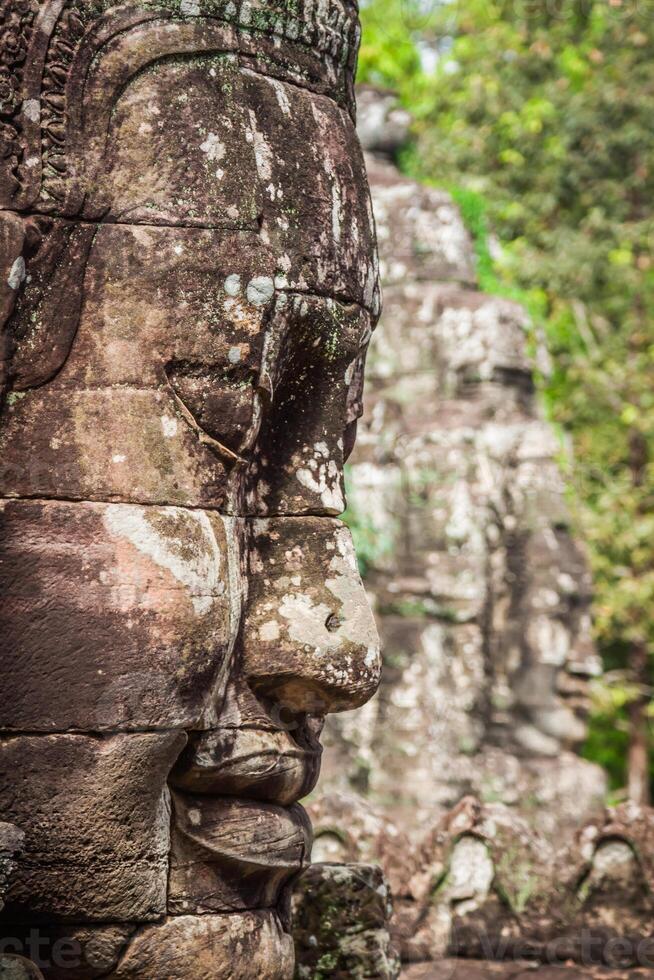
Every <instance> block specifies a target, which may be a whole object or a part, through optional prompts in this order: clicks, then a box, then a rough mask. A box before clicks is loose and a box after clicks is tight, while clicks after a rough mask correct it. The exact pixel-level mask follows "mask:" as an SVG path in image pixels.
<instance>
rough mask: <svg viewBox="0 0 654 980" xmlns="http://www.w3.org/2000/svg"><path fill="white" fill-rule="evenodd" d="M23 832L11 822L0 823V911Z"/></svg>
mask: <svg viewBox="0 0 654 980" xmlns="http://www.w3.org/2000/svg"><path fill="white" fill-rule="evenodd" d="M24 839H25V837H24V834H23V832H22V831H21V830H19V829H18V827H15V826H14V824H13V823H0V911H2V908H3V906H4V896H5V894H6V892H7V887H8V885H9V882H10V881H11V877H12V875H13V873H14V870H15V868H16V858H17V857H18V856H19V855H20V853H21V851H22V847H23V842H24Z"/></svg>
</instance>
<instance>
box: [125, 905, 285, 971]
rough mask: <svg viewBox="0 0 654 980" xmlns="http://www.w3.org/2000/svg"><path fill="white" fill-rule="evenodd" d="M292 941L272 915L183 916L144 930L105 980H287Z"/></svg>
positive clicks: (267, 912)
mask: <svg viewBox="0 0 654 980" xmlns="http://www.w3.org/2000/svg"><path fill="white" fill-rule="evenodd" d="M292 974H293V941H292V939H291V937H290V936H289V935H288V934H287V933H286V932H284V930H283V928H282V925H281V923H280V921H279V918H278V917H277V916H276V915H275V913H274V912H269V911H266V912H245V913H241V914H234V915H197V916H194V915H181V916H176V917H173V918H169V919H166V920H165V922H163V923H160V924H158V925H153V926H145V927H144V928H143V929H140V930H139V931H138V932H137V933H136V934H135V936H134V937H133V938H132V939H131V941H130V943H129V945H128V947H127V950H126V952H125V953H124V954H123V956H122V957H121V960H120V962H119V964H118V966H117V967H116V969H115V970H113V971H111V972H110V973H109V974H107V980H155V978H156V980H189V978H190V977H193V980H232V978H233V980H289V978H290V977H291V976H292Z"/></svg>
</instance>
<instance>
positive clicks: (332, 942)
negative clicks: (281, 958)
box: [292, 864, 399, 980]
mask: <svg viewBox="0 0 654 980" xmlns="http://www.w3.org/2000/svg"><path fill="white" fill-rule="evenodd" d="M292 909H293V937H294V940H295V950H296V966H295V976H296V978H297V980H302V978H319V977H333V978H334V980H349V978H352V980H358V978H363V977H376V978H379V980H395V978H397V976H398V975H399V960H398V959H397V955H396V953H395V950H394V949H393V948H392V946H391V944H390V940H389V936H388V918H389V915H390V912H391V905H390V898H389V890H388V886H387V885H386V882H385V881H384V876H383V874H382V872H381V870H380V869H379V868H378V867H374V866H371V865H366V864H314V865H312V866H311V867H310V868H309V869H308V870H307V871H305V872H304V874H303V875H302V876H301V877H300V879H299V880H298V882H297V884H296V885H295V888H294V891H293V899H292Z"/></svg>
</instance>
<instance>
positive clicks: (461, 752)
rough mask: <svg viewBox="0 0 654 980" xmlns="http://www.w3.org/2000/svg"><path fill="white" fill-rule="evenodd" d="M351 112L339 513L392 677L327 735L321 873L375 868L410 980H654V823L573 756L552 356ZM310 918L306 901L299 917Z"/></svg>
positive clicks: (576, 599) (446, 216) (453, 216)
mask: <svg viewBox="0 0 654 980" xmlns="http://www.w3.org/2000/svg"><path fill="white" fill-rule="evenodd" d="M358 105H359V116H358V128H359V133H360V136H361V139H362V142H363V145H364V147H365V148H366V149H367V155H366V156H367V159H366V162H367V169H368V175H369V179H370V184H371V191H372V196H373V205H374V211H375V217H376V221H377V232H378V241H379V250H380V270H381V278H382V282H383V285H384V313H383V316H382V319H381V322H380V324H379V327H378V329H377V332H376V334H375V337H374V339H373V342H372V344H371V348H370V352H369V357H368V365H367V368H366V411H365V414H364V417H363V420H362V422H361V423H360V425H359V438H358V442H357V447H356V450H355V452H354V454H353V456H352V458H351V461H350V463H349V493H348V503H349V508H350V509H349V512H348V514H349V520H350V523H351V524H352V526H353V528H354V530H355V538H356V539H358V540H359V541H360V542H361V543H362V545H363V547H362V548H361V549H360V551H361V559H362V564H363V565H364V583H365V586H366V590H367V592H368V595H369V597H370V599H371V604H372V605H373V607H374V608H375V611H376V618H377V622H378V626H379V632H380V636H381V640H382V654H383V659H384V670H383V673H382V682H381V687H380V689H379V692H378V694H377V695H376V696H375V697H374V698H373V699H372V700H371V701H370V702H368V704H367V705H366V706H365V707H363V708H361V709H360V710H358V711H356V712H351V713H345V714H343V715H339V716H335V717H332V718H331V719H330V720H329V721H328V723H327V726H326V732H325V736H324V741H325V743H326V748H325V752H324V755H323V777H322V780H321V784H320V793H319V794H318V795H317V796H315V797H313V799H312V802H311V804H310V806H309V807H308V809H309V812H310V814H311V817H312V820H313V823H314V827H315V833H316V841H315V844H314V860H323V861H325V862H328V863H327V864H325V865H324V868H325V871H324V872H323V873H324V874H325V875H329V874H330V872H329V869H330V868H338V867H339V865H338V864H334V862H345V864H344V865H343V866H344V867H349V868H350V869H351V870H350V873H351V874H352V875H354V877H355V880H358V878H357V875H356V868H357V864H356V862H366V863H367V864H372V865H374V864H379V865H380V866H381V867H382V868H383V870H384V872H385V875H386V881H387V883H388V886H389V888H390V891H391V893H392V896H393V904H394V913H393V917H392V919H391V923H390V938H391V939H392V946H391V948H393V946H394V947H395V949H396V952H397V954H398V955H399V958H400V959H401V962H402V965H403V970H402V974H401V976H402V977H403V978H406V980H464V978H465V980H477V978H479V980H481V978H486V977H494V976H498V977H503V978H507V980H508V978H510V977H516V978H517V977H520V980H524V978H526V977H528V976H531V975H532V974H533V970H534V969H535V968H536V967H538V964H539V963H540V964H544V965H543V966H541V967H540V969H538V970H537V975H538V976H539V977H540V976H542V977H543V978H545V977H547V980H554V978H555V977H559V976H561V974H560V973H559V972H558V969H559V965H560V964H561V963H565V962H566V961H574V962H577V963H579V964H580V965H581V968H582V972H581V973H579V972H576V970H575V969H573V970H572V971H571V972H570V973H569V974H568V973H566V974H565V976H568V975H569V977H570V978H571V980H572V978H574V977H576V976H590V975H593V976H595V975H597V976H606V977H609V976H610V977H616V978H618V977H619V978H625V977H628V976H629V977H630V976H634V977H635V976H640V972H641V971H640V969H638V968H639V967H650V968H651V967H654V940H652V938H651V922H652V914H653V913H654V904H653V900H652V895H653V894H654V879H652V874H653V867H654V866H653V865H652V860H653V858H654V837H653V836H652V835H653V833H654V813H653V812H652V811H649V810H641V809H639V808H636V807H632V806H626V805H625V806H622V807H619V808H617V810H609V811H606V810H605V809H604V799H605V796H606V785H605V779H604V776H603V774H602V772H601V771H600V769H599V768H598V767H597V766H595V765H593V764H591V763H589V762H587V761H585V760H583V759H581V758H580V757H579V755H578V748H579V745H580V743H581V742H582V741H583V738H584V735H585V731H586V715H587V709H588V681H589V679H590V678H592V677H593V676H594V675H595V674H597V673H598V672H599V669H600V664H599V661H598V658H597V655H596V652H595V650H594V648H593V644H592V641H591V633H590V617H589V604H590V600H591V583H590V579H589V574H588V569H587V565H586V562H585V559H584V554H583V551H582V549H581V547H580V546H579V544H578V542H577V541H576V540H575V539H574V537H573V535H572V533H571V526H570V518H569V514H568V511H567V509H566V506H565V497H564V486H563V483H562V479H561V475H560V470H559V467H558V465H557V456H558V454H559V452H560V447H559V445H558V443H557V440H556V438H555V435H554V433H553V431H552V429H551V428H550V427H549V426H548V424H547V423H546V422H545V421H544V420H543V418H542V417H541V415H540V414H539V411H538V408H537V404H536V401H535V385H534V376H535V371H536V370H539V371H546V370H547V368H548V365H547V360H546V358H545V357H544V356H543V354H542V352H541V349H540V345H539V343H538V337H534V336H533V335H532V331H531V329H530V324H529V321H528V318H527V316H526V314H525V312H524V310H523V309H522V308H521V307H520V306H518V305H516V304H515V303H514V302H509V301H507V300H505V299H500V298H497V297H494V296H488V295H484V294H483V293H482V292H480V291H479V290H478V288H477V286H476V278H475V262H474V250H473V245H472V242H471V241H470V238H469V236H468V233H467V232H466V229H465V227H464V225H463V222H462V219H461V216H460V213H459V211H458V209H457V207H456V206H455V205H454V203H453V201H452V198H451V197H450V196H449V195H448V194H446V193H444V192H443V191H441V190H435V189H432V188H429V187H425V186H421V185H419V184H417V183H415V182H413V181H411V180H408V179H407V178H405V177H403V176H402V175H401V174H400V173H399V171H398V170H397V168H396V167H395V166H394V163H393V160H392V157H393V154H394V153H395V152H396V151H397V150H398V148H399V146H400V145H401V143H402V141H403V139H404V137H405V134H406V129H407V124H408V122H409V119H408V117H407V115H406V113H404V112H403V111H402V110H400V109H398V108H397V105H396V100H395V98H394V96H393V95H392V94H389V93H380V92H379V91H376V90H373V89H370V88H364V89H362V90H361V91H360V92H359V94H358ZM348 862H349V863H348ZM352 862H355V863H354V864H352ZM318 873H319V872H317V871H314V874H318ZM359 877H360V875H359ZM332 878H333V874H332ZM359 888H360V886H359ZM335 891H336V889H335V888H334V887H332V895H331V899H330V900H331V907H332V910H333V909H334V908H338V909H339V912H338V913H334V911H332V913H331V917H332V918H335V917H336V915H337V914H338V915H340V917H341V919H345V920H347V919H348V916H349V925H348V928H347V929H346V928H345V927H344V926H342V927H341V928H342V933H343V935H344V936H347V935H348V930H349V933H352V932H356V931H357V926H358V930H359V933H360V934H361V935H366V936H368V935H370V930H371V929H373V924H374V920H371V919H370V916H369V914H368V912H367V911H366V909H367V908H368V906H364V907H362V910H361V911H358V912H357V911H356V910H355V908H354V907H353V906H352V904H351V903H352V896H351V889H348V886H347V884H344V885H343V894H342V900H341V903H340V905H339V902H338V900H337V898H336V895H335ZM321 900H322V892H321V891H320V890H319V891H318V892H317V895H315V896H311V895H307V894H306V889H304V890H303V891H302V890H301V891H300V897H299V898H298V899H297V902H298V904H300V905H301V907H302V916H303V920H307V919H308V920H311V921H316V920H318V921H319V920H320V916H321V914H323V913H324V910H323V909H321V907H320V901H321ZM348 903H350V905H349V906H348ZM357 916H358V919H357ZM316 934H317V935H321V933H320V930H319V929H317V930H316ZM372 934H373V935H374V934H376V933H375V931H374V929H373V933H372ZM297 943H298V960H299V962H300V964H302V963H308V964H311V963H312V962H314V961H315V960H316V957H317V956H318V954H319V953H320V952H321V951H322V952H323V954H324V955H326V956H327V957H328V958H329V957H330V956H331V957H334V956H336V957H337V959H338V962H342V961H343V959H344V958H347V955H349V947H348V945H347V943H346V944H345V948H344V949H341V947H340V946H339V945H338V943H337V944H336V949H334V943H333V942H332V944H331V945H330V944H329V943H328V942H327V941H326V940H323V946H322V947H319V948H318V949H316V946H315V944H314V945H308V944H307V941H306V936H305V934H304V932H303V930H302V929H300V928H299V927H298V935H297ZM371 948H372V949H373V951H374V950H375V949H377V947H374V946H373V947H371V946H370V943H368V945H367V946H366V952H365V954H363V953H362V955H361V959H360V961H359V967H358V969H359V972H356V973H352V975H353V976H357V977H359V976H361V977H368V976H380V977H388V978H393V977H396V976H397V975H398V969H399V968H398V967H397V964H395V965H394V962H393V960H392V957H390V956H389V957H388V958H387V966H386V968H385V969H386V972H384V971H383V970H381V969H379V970H378V972H372V967H371V964H373V965H374V964H377V963H378V958H377V959H376V958H375V957H376V956H377V954H376V953H374V955H373V953H371V952H370V950H371ZM339 957H340V959H339ZM452 957H463V959H459V960H457V959H452ZM492 960H504V961H506V962H505V963H503V964H499V963H497V964H495V965H493V966H491V965H488V961H492ZM550 967H551V970H553V971H554V972H552V973H551V976H550V973H548V970H549V969H550ZM632 968H634V969H632ZM616 971H617V972H616ZM625 971H626V972H625ZM309 975H310V974H307V976H309ZM335 975H338V976H340V975H341V974H335ZM347 975H349V974H347V972H344V973H343V974H342V976H343V977H345V976H347ZM647 975H651V974H650V972H649V971H647Z"/></svg>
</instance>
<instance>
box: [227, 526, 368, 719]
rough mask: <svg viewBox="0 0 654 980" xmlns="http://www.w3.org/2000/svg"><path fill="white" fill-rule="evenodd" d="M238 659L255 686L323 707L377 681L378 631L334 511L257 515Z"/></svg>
mask: <svg viewBox="0 0 654 980" xmlns="http://www.w3.org/2000/svg"><path fill="white" fill-rule="evenodd" d="M249 562H250V568H249V595H248V603H247V608H246V613H245V617H244V625H243V659H242V669H243V672H244V674H245V677H246V679H247V681H248V683H249V684H250V686H251V687H252V688H253V690H255V691H256V692H257V693H259V694H261V695H263V696H265V697H267V698H270V699H273V700H275V701H276V702H277V703H278V704H279V705H281V706H282V707H285V708H287V709H289V710H291V711H302V712H307V713H308V714H314V715H324V714H326V713H327V712H330V711H345V710H347V709H349V708H356V707H359V706H360V705H362V704H364V703H365V702H366V701H367V700H369V698H370V697H371V696H372V695H373V694H374V692H375V690H376V689H377V685H378V683H379V677H380V670H381V661H380V652H379V638H378V635H377V629H376V626H375V622H374V618H373V615H372V611H371V609H370V606H369V604H368V600H367V597H366V594H365V591H364V588H363V585H362V583H361V578H360V576H359V572H358V569H357V565H356V558H355V555H354V548H353V545H352V539H351V536H350V532H349V530H348V529H347V527H346V526H345V525H344V524H342V523H341V522H340V521H337V520H335V519H333V518H324V517H280V518H271V519H268V520H261V521H254V522H253V526H252V535H251V541H250V552H249Z"/></svg>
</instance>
